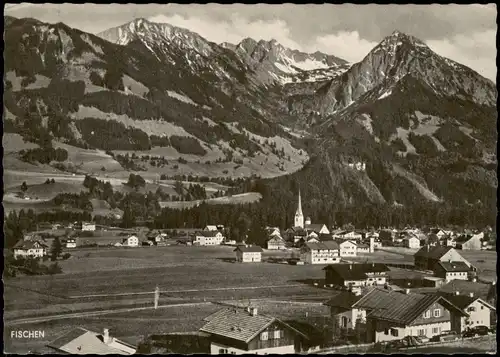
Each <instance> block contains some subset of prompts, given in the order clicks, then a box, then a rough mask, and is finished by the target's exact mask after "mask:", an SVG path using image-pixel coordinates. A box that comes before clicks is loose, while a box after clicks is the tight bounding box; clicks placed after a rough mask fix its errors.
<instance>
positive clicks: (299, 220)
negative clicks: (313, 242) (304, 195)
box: [295, 189, 304, 228]
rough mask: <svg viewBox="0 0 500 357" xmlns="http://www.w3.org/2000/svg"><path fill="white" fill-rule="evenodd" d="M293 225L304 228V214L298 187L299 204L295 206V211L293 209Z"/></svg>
mask: <svg viewBox="0 0 500 357" xmlns="http://www.w3.org/2000/svg"><path fill="white" fill-rule="evenodd" d="M295 227H301V228H304V214H303V213H302V199H301V197H300V189H299V204H298V206H297V211H295Z"/></svg>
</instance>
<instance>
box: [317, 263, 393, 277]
mask: <svg viewBox="0 0 500 357" xmlns="http://www.w3.org/2000/svg"><path fill="white" fill-rule="evenodd" d="M323 270H333V271H335V272H336V273H337V275H339V276H340V277H341V278H342V279H344V280H363V279H366V278H367V277H368V276H367V275H366V274H367V273H382V272H386V271H389V270H390V269H389V268H388V267H387V265H385V264H383V263H360V264H334V265H328V266H327V267H325V268H323Z"/></svg>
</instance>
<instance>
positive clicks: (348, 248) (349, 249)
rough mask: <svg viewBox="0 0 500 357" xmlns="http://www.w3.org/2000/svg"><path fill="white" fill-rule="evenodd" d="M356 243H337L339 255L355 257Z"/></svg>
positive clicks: (348, 241) (347, 241)
mask: <svg viewBox="0 0 500 357" xmlns="http://www.w3.org/2000/svg"><path fill="white" fill-rule="evenodd" d="M357 249H358V245H357V243H355V242H353V241H350V240H345V241H342V242H340V243H339V254H340V256H341V257H355V256H356V254H357Z"/></svg>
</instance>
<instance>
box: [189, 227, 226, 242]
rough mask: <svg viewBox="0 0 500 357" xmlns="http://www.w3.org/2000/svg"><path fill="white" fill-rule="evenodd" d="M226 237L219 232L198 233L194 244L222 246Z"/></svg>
mask: <svg viewBox="0 0 500 357" xmlns="http://www.w3.org/2000/svg"><path fill="white" fill-rule="evenodd" d="M223 241H224V236H223V235H222V233H221V232H219V231H218V230H216V231H202V232H197V233H196V235H195V237H194V240H193V244H195V245H221V244H222V242H223Z"/></svg>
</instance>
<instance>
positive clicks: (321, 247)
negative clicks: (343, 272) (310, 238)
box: [300, 241, 340, 264]
mask: <svg viewBox="0 0 500 357" xmlns="http://www.w3.org/2000/svg"><path fill="white" fill-rule="evenodd" d="M300 261H302V262H304V263H307V264H334V263H340V257H339V245H338V244H337V242H334V241H326V242H318V243H309V242H308V243H305V244H304V246H303V247H302V248H301V249H300Z"/></svg>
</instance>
